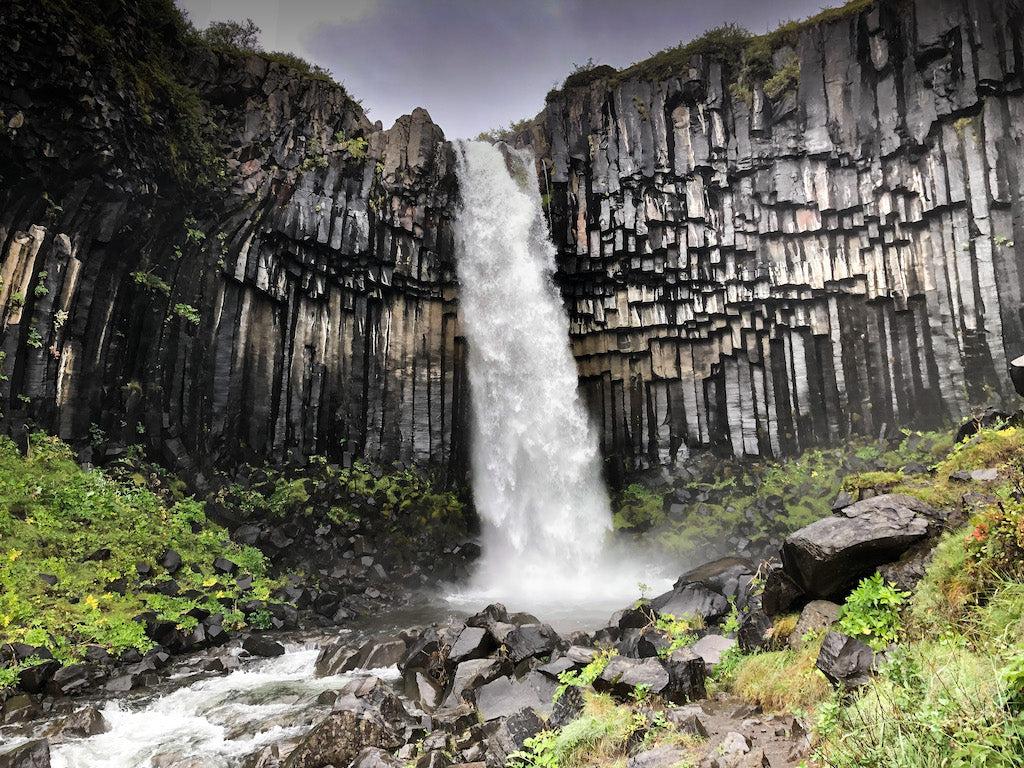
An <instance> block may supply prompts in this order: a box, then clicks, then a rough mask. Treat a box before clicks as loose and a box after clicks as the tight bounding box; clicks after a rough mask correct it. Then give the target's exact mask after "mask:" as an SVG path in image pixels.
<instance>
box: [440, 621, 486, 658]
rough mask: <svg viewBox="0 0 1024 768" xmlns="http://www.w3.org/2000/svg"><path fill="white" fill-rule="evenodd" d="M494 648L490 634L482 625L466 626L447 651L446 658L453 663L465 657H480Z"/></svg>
mask: <svg viewBox="0 0 1024 768" xmlns="http://www.w3.org/2000/svg"><path fill="white" fill-rule="evenodd" d="M493 648H494V643H493V641H492V640H491V636H490V634H489V633H488V632H487V630H486V629H484V628H483V627H466V628H465V629H463V630H462V632H461V633H459V638H458V640H456V641H455V643H454V644H453V645H452V647H451V650H450V651H448V660H449V661H450V662H452V663H453V664H458V663H460V662H463V661H466V660H467V659H482V658H483V657H485V656H486V655H487V654H488V653H490V652H491V651H492V650H493Z"/></svg>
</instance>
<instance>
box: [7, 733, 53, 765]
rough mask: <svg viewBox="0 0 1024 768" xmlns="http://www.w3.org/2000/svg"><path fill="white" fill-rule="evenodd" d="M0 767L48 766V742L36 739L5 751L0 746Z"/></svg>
mask: <svg viewBox="0 0 1024 768" xmlns="http://www.w3.org/2000/svg"><path fill="white" fill-rule="evenodd" d="M0 768H50V742H48V741H47V740H46V739H36V740H34V741H29V742H27V743H25V744H22V745H20V746H17V747H14V749H11V750H7V751H4V750H3V747H0Z"/></svg>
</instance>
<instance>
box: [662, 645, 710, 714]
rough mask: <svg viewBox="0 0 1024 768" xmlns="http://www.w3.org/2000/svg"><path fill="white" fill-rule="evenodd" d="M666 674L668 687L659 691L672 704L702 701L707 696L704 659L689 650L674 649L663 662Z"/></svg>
mask: <svg viewBox="0 0 1024 768" xmlns="http://www.w3.org/2000/svg"><path fill="white" fill-rule="evenodd" d="M663 664H664V666H665V670H666V671H667V672H668V685H667V686H666V687H665V688H664V689H662V690H661V691H659V693H660V694H661V695H662V696H663V697H664V698H665V699H668V700H669V701H671V702H672V703H673V704H682V703H684V702H687V701H695V700H697V699H702V698H704V697H705V696H706V695H707V692H706V690H705V688H704V681H705V678H706V672H705V664H704V659H703V658H701V657H700V656H698V655H697V654H696V653H694V652H693V651H692V650H690V649H689V648H676V650H674V651H672V653H670V654H669V655H668V658H667V659H665V660H664V662H663Z"/></svg>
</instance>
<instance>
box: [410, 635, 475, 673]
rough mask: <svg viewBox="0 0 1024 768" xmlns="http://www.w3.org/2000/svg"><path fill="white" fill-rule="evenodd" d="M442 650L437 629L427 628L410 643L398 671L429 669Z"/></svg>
mask: <svg viewBox="0 0 1024 768" xmlns="http://www.w3.org/2000/svg"><path fill="white" fill-rule="evenodd" d="M481 631H483V630H481ZM440 650H441V638H440V636H439V635H438V632H437V628H436V627H427V628H426V629H424V630H423V631H422V632H420V634H419V635H418V636H417V637H416V638H415V639H414V640H413V641H412V642H410V643H409V646H408V648H407V649H406V652H405V654H404V655H403V656H402V658H401V659H400V660H399V662H398V669H399V670H400V671H403V672H404V671H405V670H406V669H408V668H409V667H419V668H421V669H429V668H430V667H431V665H432V664H433V663H434V661H435V660H436V659H437V656H438V654H439V652H440Z"/></svg>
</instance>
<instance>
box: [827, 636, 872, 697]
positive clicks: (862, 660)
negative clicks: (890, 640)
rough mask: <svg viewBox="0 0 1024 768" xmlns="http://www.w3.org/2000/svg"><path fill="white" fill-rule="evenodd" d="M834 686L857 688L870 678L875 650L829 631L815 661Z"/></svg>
mask: <svg viewBox="0 0 1024 768" xmlns="http://www.w3.org/2000/svg"><path fill="white" fill-rule="evenodd" d="M815 664H816V666H817V667H818V669H820V670H821V671H822V673H823V674H824V675H825V677H827V678H828V679H829V682H831V683H832V685H834V686H837V687H838V686H840V685H842V686H844V687H845V688H847V689H853V688H859V687H860V686H862V685H864V684H865V683H867V682H868V681H869V680H870V679H871V674H872V672H873V671H874V667H875V652H874V651H873V650H872V649H871V646H869V645H866V644H865V643H862V642H861V641H860V640H857V639H856V638H853V637H850V636H849V635H844V634H842V633H841V632H829V633H828V634H827V635H825V640H824V642H823V643H822V644H821V652H820V653H819V654H818V660H817V662H816V663H815Z"/></svg>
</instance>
